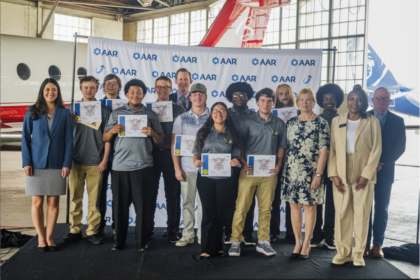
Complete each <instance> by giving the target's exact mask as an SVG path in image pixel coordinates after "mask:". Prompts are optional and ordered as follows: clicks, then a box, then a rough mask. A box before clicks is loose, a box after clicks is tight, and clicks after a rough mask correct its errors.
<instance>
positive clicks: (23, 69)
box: [17, 63, 31, 81]
mask: <svg viewBox="0 0 420 280" xmlns="http://www.w3.org/2000/svg"><path fill="white" fill-rule="evenodd" d="M17 74H18V76H19V78H21V79H22V80H24V81H25V80H27V79H29V77H30V76H31V70H30V69H29V67H28V65H26V64H25V63H19V64H18V66H17Z"/></svg>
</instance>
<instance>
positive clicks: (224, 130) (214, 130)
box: [206, 110, 226, 134]
mask: <svg viewBox="0 0 420 280" xmlns="http://www.w3.org/2000/svg"><path fill="white" fill-rule="evenodd" d="M206 111H207V110H206ZM211 130H212V131H213V132H214V133H217V134H221V133H226V125H225V128H224V129H223V131H222V132H217V131H216V129H214V125H213V126H212V127H211Z"/></svg>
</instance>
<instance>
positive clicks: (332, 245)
mask: <svg viewBox="0 0 420 280" xmlns="http://www.w3.org/2000/svg"><path fill="white" fill-rule="evenodd" d="M325 245H327V247H328V249H331V250H335V240H334V239H325Z"/></svg>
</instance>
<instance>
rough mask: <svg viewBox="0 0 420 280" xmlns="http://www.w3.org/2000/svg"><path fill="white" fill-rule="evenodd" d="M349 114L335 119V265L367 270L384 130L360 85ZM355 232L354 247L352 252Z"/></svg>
mask: <svg viewBox="0 0 420 280" xmlns="http://www.w3.org/2000/svg"><path fill="white" fill-rule="evenodd" d="M347 108H348V110H349V112H348V113H347V114H343V115H340V116H339V117H336V118H334V119H333V121H332V124H331V148H330V157H329V163H328V177H329V178H331V179H332V181H333V183H334V186H335V188H333V195H334V206H335V241H336V247H337V255H336V256H335V257H334V258H333V260H332V263H333V264H344V263H346V262H349V261H353V264H354V265H355V266H364V265H365V262H364V260H363V251H364V249H365V245H366V239H367V234H368V229H369V214H370V209H371V206H372V199H373V190H374V187H375V183H376V167H377V166H378V162H379V158H380V156H381V152H382V139H381V126H380V124H379V121H378V119H377V118H376V117H374V116H372V115H370V114H367V113H366V110H367V108H368V99H367V95H366V93H365V92H364V91H363V89H362V87H361V86H360V85H355V86H354V87H353V90H352V91H351V92H350V94H349V95H348V98H347ZM353 228H354V247H353V248H352V241H353Z"/></svg>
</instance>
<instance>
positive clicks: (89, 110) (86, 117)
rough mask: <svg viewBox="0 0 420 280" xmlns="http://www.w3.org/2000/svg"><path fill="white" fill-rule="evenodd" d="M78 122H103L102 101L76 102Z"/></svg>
mask: <svg viewBox="0 0 420 280" xmlns="http://www.w3.org/2000/svg"><path fill="white" fill-rule="evenodd" d="M74 112H75V114H76V116H77V123H91V122H102V112H101V102H100V101H88V102H77V103H74Z"/></svg>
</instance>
